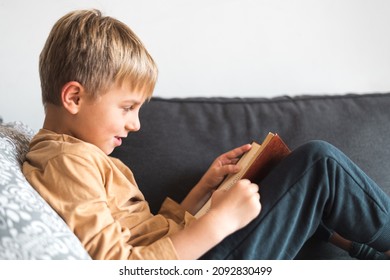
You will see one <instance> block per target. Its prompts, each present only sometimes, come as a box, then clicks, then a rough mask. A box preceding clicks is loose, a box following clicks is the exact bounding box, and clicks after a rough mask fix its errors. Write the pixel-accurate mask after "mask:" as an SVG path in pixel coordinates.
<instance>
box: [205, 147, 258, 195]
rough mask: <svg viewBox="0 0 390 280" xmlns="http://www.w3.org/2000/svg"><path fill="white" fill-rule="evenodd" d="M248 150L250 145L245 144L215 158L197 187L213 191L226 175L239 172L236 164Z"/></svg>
mask: <svg viewBox="0 0 390 280" xmlns="http://www.w3.org/2000/svg"><path fill="white" fill-rule="evenodd" d="M250 149H251V145H250V144H246V145H243V146H241V147H238V148H235V149H233V150H231V151H229V152H226V153H224V154H222V155H220V156H219V157H217V158H216V159H215V160H214V162H213V163H212V164H211V165H210V167H209V169H208V170H207V171H206V173H205V174H204V175H203V177H202V178H201V179H200V181H199V184H198V185H201V186H202V187H204V188H205V189H206V190H209V191H213V190H214V189H215V188H216V187H217V186H218V185H219V184H220V183H221V182H222V180H223V179H224V178H225V176H226V175H229V174H234V173H237V172H238V171H240V168H239V166H237V165H236V163H237V162H238V160H239V158H240V157H241V156H242V155H243V154H244V153H245V152H247V151H249V150H250Z"/></svg>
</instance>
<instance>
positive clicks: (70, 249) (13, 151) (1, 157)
mask: <svg viewBox="0 0 390 280" xmlns="http://www.w3.org/2000/svg"><path fill="white" fill-rule="evenodd" d="M32 135H33V131H32V130H31V129H29V128H28V127H27V126H25V125H23V124H21V123H9V124H0V259H11V260H17V259H23V260H26V259H90V257H89V255H88V254H87V252H86V251H85V249H84V248H83V246H82V245H81V243H80V242H79V240H78V239H77V237H76V236H75V235H74V234H73V233H72V232H71V230H70V229H69V228H68V227H67V225H66V224H65V222H64V221H63V220H62V219H61V218H60V217H59V216H58V215H57V213H56V212H55V211H54V210H53V209H52V208H51V207H50V206H49V205H48V204H47V203H46V202H45V201H44V200H43V199H42V198H41V196H40V195H39V194H38V193H37V192H36V191H35V190H34V189H33V188H32V187H31V185H30V184H29V183H28V182H27V180H26V179H25V177H24V175H23V173H22V170H21V166H22V163H23V160H24V157H25V155H26V152H27V149H28V144H29V141H30V139H31V137H32Z"/></svg>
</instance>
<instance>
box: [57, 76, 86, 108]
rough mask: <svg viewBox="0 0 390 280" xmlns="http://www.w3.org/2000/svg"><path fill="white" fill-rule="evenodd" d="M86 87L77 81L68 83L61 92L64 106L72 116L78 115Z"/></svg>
mask: <svg viewBox="0 0 390 280" xmlns="http://www.w3.org/2000/svg"><path fill="white" fill-rule="evenodd" d="M83 91H84V87H83V86H82V85H81V84H80V83H79V82H76V81H71V82H67V83H66V84H65V85H64V86H63V87H62V90H61V101H62V105H63V106H64V107H65V109H66V110H67V111H69V113H71V114H73V115H74V114H77V112H78V111H79V107H80V98H81V96H82V95H83Z"/></svg>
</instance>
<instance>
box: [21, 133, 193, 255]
mask: <svg viewBox="0 0 390 280" xmlns="http://www.w3.org/2000/svg"><path fill="white" fill-rule="evenodd" d="M23 173H24V175H25V176H26V178H27V180H28V181H29V182H30V184H31V185H32V186H33V187H34V188H35V189H36V190H37V191H38V192H39V193H40V195H41V196H42V197H43V198H44V199H45V200H46V201H47V202H48V203H49V204H50V205H51V206H52V208H53V209H54V210H55V211H57V213H58V214H59V215H60V216H61V217H62V218H63V219H64V220H65V222H66V223H67V224H68V226H69V227H70V228H71V229H72V230H73V232H74V233H75V234H76V235H77V237H78V238H79V239H80V241H81V243H82V244H83V245H84V247H85V248H86V250H87V251H88V252H89V254H90V255H91V257H92V258H94V259H176V258H177V254H176V251H175V249H174V247H173V244H172V242H171V240H170V238H169V236H170V235H171V234H172V233H174V232H177V231H178V230H180V229H182V228H184V227H185V226H187V225H188V224H189V223H190V222H191V221H193V220H194V217H193V216H192V215H190V214H189V213H188V212H185V211H184V210H183V209H182V208H181V207H180V205H178V204H177V203H176V202H174V201H173V200H170V199H169V198H167V199H166V200H165V201H164V203H163V205H162V207H161V209H160V211H159V213H158V214H157V215H153V214H151V212H150V209H149V206H148V203H147V202H146V201H145V199H144V196H143V195H142V193H141V192H140V190H139V189H138V187H137V184H136V182H135V180H134V177H133V174H132V172H131V171H130V169H129V168H128V167H127V166H126V165H125V164H123V163H122V162H121V161H120V160H118V159H115V158H112V157H109V156H107V155H106V154H104V153H103V151H101V150H100V149H99V148H98V147H96V146H94V145H92V144H89V143H86V142H83V141H81V140H79V139H76V138H74V137H71V136H68V135H60V134H56V133H54V132H51V131H48V130H44V129H42V130H40V131H39V132H38V134H37V135H36V136H35V137H34V138H33V139H32V141H31V144H30V151H29V152H28V154H27V156H26V161H25V162H24V164H23Z"/></svg>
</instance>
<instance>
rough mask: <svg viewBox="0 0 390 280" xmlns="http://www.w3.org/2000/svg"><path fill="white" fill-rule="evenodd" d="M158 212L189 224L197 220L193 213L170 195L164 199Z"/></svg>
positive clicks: (178, 221)
mask: <svg viewBox="0 0 390 280" xmlns="http://www.w3.org/2000/svg"><path fill="white" fill-rule="evenodd" d="M158 213H159V214H161V215H163V216H164V217H166V218H168V219H172V220H174V221H175V222H177V223H184V224H186V225H187V226H188V225H189V224H190V223H191V222H193V221H194V220H195V217H194V216H193V215H191V214H190V213H189V212H187V211H185V210H184V209H183V208H182V207H181V206H180V204H178V203H177V202H176V201H174V200H172V199H171V198H169V197H167V198H166V199H165V200H164V202H163V204H162V205H161V208H160V210H159V212H158Z"/></svg>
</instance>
